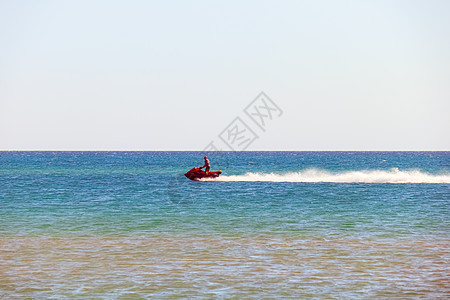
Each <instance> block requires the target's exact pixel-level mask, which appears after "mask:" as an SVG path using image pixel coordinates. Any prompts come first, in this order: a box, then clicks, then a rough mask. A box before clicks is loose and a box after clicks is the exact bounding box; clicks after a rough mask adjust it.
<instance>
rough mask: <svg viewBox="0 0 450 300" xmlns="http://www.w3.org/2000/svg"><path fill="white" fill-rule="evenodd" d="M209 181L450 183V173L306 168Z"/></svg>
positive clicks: (393, 169)
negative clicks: (296, 170)
mask: <svg viewBox="0 0 450 300" xmlns="http://www.w3.org/2000/svg"><path fill="white" fill-rule="evenodd" d="M208 181H267V182H336V183H441V184H450V173H441V174H430V173H425V172H422V171H420V170H408V171H400V170H399V169H397V168H392V169H390V170H360V171H343V172H330V171H326V170H321V169H306V170H303V171H299V172H289V173H246V174H243V175H229V176H226V175H225V176H220V177H219V178H215V179H209V180H208Z"/></svg>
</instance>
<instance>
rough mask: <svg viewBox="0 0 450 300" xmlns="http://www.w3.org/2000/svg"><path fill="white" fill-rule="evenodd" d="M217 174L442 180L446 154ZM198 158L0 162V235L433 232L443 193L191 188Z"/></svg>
mask: <svg viewBox="0 0 450 300" xmlns="http://www.w3.org/2000/svg"><path fill="white" fill-rule="evenodd" d="M209 157H210V160H211V162H212V169H221V170H222V171H223V175H225V176H227V175H239V174H245V173H246V172H258V173H277V174H284V173H288V172H296V171H302V170H305V169H310V168H316V169H320V170H327V171H333V172H341V173H342V172H345V171H357V170H386V171H389V170H390V169H392V168H398V169H399V170H405V171H408V170H420V171H422V172H427V173H429V174H448V173H449V172H450V154H449V153H448V152H244V153H232V152H225V153H223V152H218V153H213V154H211V155H210V156H209ZM199 165H202V153H198V152H4V153H1V154H0V186H1V190H0V205H1V210H0V216H1V219H0V220H1V221H0V222H1V223H0V234H1V235H67V234H76V235H80V234H81V235H96V234H100V235H103V234H112V235H121V234H149V235H151V234H164V233H171V234H174V233H180V234H192V233H196V234H231V235H232V234H250V233H251V234H271V233H277V234H278V233H279V234H295V233H299V234H316V233H317V232H323V233H324V234H325V233H326V234H358V235H402V234H442V235H447V234H448V233H449V229H450V227H449V226H450V217H449V216H450V214H449V211H450V201H449V200H450V185H449V184H422V183H400V184H398V183H361V182H358V183H351V182H350V183H333V182H331V183H326V182H325V183H323V182H312V183H311V182H308V183H305V182H248V181H239V182H227V181H221V182H193V181H190V180H188V179H187V178H185V177H184V176H183V173H184V172H186V171H187V170H189V169H190V168H191V167H193V166H199Z"/></svg>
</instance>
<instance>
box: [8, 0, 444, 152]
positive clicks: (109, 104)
mask: <svg viewBox="0 0 450 300" xmlns="http://www.w3.org/2000/svg"><path fill="white" fill-rule="evenodd" d="M449 12H450V1H445V0H442V1H435V0H431V1H430V0H427V1H414V0H405V1H395V0H394V1H393V0H387V1H382V0H377V1H361V0H355V1H317V0H311V1H301V0H299V1H284V0H283V1H256V0H255V1H245V0H243V1H242V0H241V1H207V0H204V1H171V0H169V1H107V0H104V1H99V0H89V1H82V0H81V1H80V0H77V1H56V0H55V1H45V0H42V1H21V0H18V1H7V0H0V150H201V149H203V148H204V146H205V145H206V144H208V143H209V142H210V141H211V140H215V139H217V135H218V134H220V133H221V132H222V131H223V130H224V129H225V128H226V127H227V125H228V124H229V123H230V122H231V121H232V120H234V118H235V117H237V116H240V117H242V120H244V121H245V122H248V120H246V119H245V114H244V113H243V110H244V108H245V107H246V106H247V105H248V104H249V103H250V102H251V101H252V100H253V99H254V98H255V97H256V96H257V95H258V94H259V93H260V92H261V91H264V92H265V93H266V94H267V95H268V96H269V97H270V98H271V99H272V100H273V101H274V102H275V103H276V104H277V105H278V106H279V107H280V108H281V109H282V110H283V114H282V115H281V116H280V117H279V118H275V119H274V120H272V121H270V124H267V130H266V131H265V132H262V131H256V129H255V131H256V133H257V134H258V136H259V139H257V140H256V141H255V142H254V143H253V144H251V145H250V146H249V148H248V149H247V150H450V17H449V16H450V15H449ZM247 124H248V125H249V126H253V125H255V124H253V125H251V123H247Z"/></svg>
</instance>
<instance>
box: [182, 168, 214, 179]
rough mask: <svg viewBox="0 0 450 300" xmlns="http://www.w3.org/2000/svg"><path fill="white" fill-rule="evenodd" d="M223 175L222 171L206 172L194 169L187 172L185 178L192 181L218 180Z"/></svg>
mask: <svg viewBox="0 0 450 300" xmlns="http://www.w3.org/2000/svg"><path fill="white" fill-rule="evenodd" d="M220 174H222V171H220V170H219V171H209V172H205V171H203V170H201V169H200V168H192V169H191V170H189V171H187V172H186V174H184V176H186V177H187V178H189V179H190V180H194V181H197V180H200V179H202V178H216V177H219V175H220Z"/></svg>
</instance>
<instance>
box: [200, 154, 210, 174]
mask: <svg viewBox="0 0 450 300" xmlns="http://www.w3.org/2000/svg"><path fill="white" fill-rule="evenodd" d="M203 158H204V159H205V164H204V165H203V167H200V168H199V169H200V170H201V169H203V168H205V167H206V169H205V172H206V173H208V172H209V169H211V163H210V162H209V159H208V158H207V157H206V156H205V157H203Z"/></svg>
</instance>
